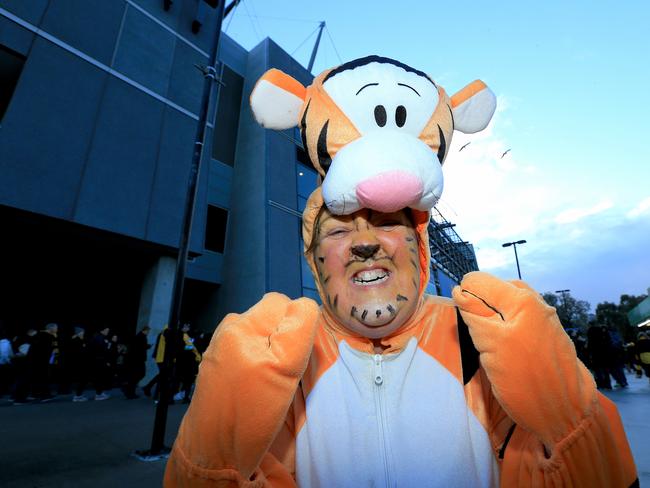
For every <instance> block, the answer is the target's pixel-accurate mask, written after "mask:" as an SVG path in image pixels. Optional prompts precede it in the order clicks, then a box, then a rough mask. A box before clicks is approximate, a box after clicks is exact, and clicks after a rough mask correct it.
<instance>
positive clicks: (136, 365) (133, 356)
mask: <svg viewBox="0 0 650 488" xmlns="http://www.w3.org/2000/svg"><path fill="white" fill-rule="evenodd" d="M150 330H151V327H149V326H148V325H145V326H144V327H143V328H142V330H141V331H140V332H138V333H137V334H136V335H135V337H133V340H132V341H131V344H130V345H129V347H128V349H127V352H126V361H125V367H126V373H125V374H126V383H125V385H124V395H125V396H126V398H127V399H129V400H131V399H134V398H138V395H136V393H135V389H136V387H137V386H138V382H139V381H140V380H141V379H142V378H144V375H145V374H146V372H147V369H146V363H147V350H148V349H149V348H150V347H151V344H149V342H148V341H147V335H148V334H149V331H150Z"/></svg>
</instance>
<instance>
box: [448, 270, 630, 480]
mask: <svg viewBox="0 0 650 488" xmlns="http://www.w3.org/2000/svg"><path fill="white" fill-rule="evenodd" d="M453 296H454V301H455V302H456V304H457V306H458V307H459V309H460V314H461V315H462V317H463V319H464V321H465V322H466V324H467V326H468V329H469V333H470V336H471V339H472V341H473V343H474V346H475V347H476V350H477V351H478V353H479V361H480V365H481V369H482V370H484V373H485V374H484V377H483V379H484V380H485V383H483V386H484V392H486V393H487V397H486V401H485V405H486V406H487V410H488V418H489V419H490V424H489V426H488V431H489V432H490V435H491V437H492V440H493V446H495V449H496V451H497V455H498V459H499V461H500V463H501V486H506V487H510V486H522V487H525V486H585V487H590V488H591V487H600V486H602V487H608V488H609V487H629V486H634V483H635V482H637V481H636V478H637V475H636V469H635V466H634V461H633V458H632V454H631V451H630V448H629V445H628V443H627V439H626V436H625V432H624V430H623V426H622V423H621V420H620V417H619V415H618V412H617V410H616V407H615V406H614V404H613V403H612V402H611V401H609V400H608V399H607V398H606V397H604V396H603V395H601V394H600V393H599V392H598V391H597V390H596V385H595V383H594V380H593V378H592V376H591V374H590V373H589V371H588V370H587V368H585V366H584V365H583V364H582V362H580V361H579V360H578V358H577V357H576V352H575V348H574V347H573V343H572V342H571V340H570V339H569V337H568V336H567V334H566V333H565V332H564V329H563V327H562V325H561V324H560V321H559V319H558V317H557V314H556V313H555V309H553V308H552V307H549V306H548V305H547V304H546V303H545V302H544V300H543V299H542V297H541V296H540V295H539V294H538V293H536V292H535V291H534V290H532V289H531V288H530V287H528V286H527V285H526V284H525V283H523V282H521V281H515V282H504V281H502V280H499V279H498V278H495V277H493V276H490V275H488V274H486V273H480V272H474V273H468V274H467V275H465V277H464V278H463V281H462V282H461V285H460V286H458V287H456V288H455V289H454V290H453ZM488 385H489V388H488ZM495 441H496V442H495ZM499 442H500V445H499Z"/></svg>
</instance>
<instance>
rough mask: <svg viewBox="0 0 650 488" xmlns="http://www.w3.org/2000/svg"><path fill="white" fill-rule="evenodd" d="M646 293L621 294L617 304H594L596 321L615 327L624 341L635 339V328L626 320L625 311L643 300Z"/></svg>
mask: <svg viewBox="0 0 650 488" xmlns="http://www.w3.org/2000/svg"><path fill="white" fill-rule="evenodd" d="M646 297H647V295H621V299H620V302H619V304H618V305H617V304H615V303H612V302H602V303H599V304H598V305H596V323H598V324H602V325H606V326H608V327H610V326H611V327H615V328H616V329H617V330H618V331H619V332H620V333H621V336H623V337H624V338H625V340H626V341H635V340H636V330H634V328H633V327H632V326H631V325H630V323H629V322H628V320H627V313H628V312H629V311H630V310H632V309H633V308H634V307H636V306H637V305H638V304H639V303H641V302H642V301H643V300H645V299H646Z"/></svg>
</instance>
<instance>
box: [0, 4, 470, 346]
mask: <svg viewBox="0 0 650 488" xmlns="http://www.w3.org/2000/svg"><path fill="white" fill-rule="evenodd" d="M164 3H165V2H163V0H111V1H105V0H30V1H24V0H0V79H1V84H0V219H1V220H0V222H2V234H1V235H2V238H1V239H0V320H3V321H4V322H5V323H7V324H8V325H9V326H11V327H12V328H13V329H14V330H19V329H21V330H24V329H25V328H27V327H33V328H37V329H38V328H41V327H42V326H43V325H44V324H45V323H47V322H51V321H56V322H59V323H60V324H61V326H62V327H63V328H64V329H65V328H66V327H73V326H75V325H83V326H86V327H87V328H89V329H90V330H96V329H98V328H100V327H101V326H106V325H108V326H110V327H111V328H113V330H115V331H117V332H119V333H123V334H131V333H133V332H134V331H135V330H137V328H139V327H141V326H143V325H145V324H148V325H150V326H152V327H153V329H154V331H159V330H161V328H162V327H163V326H164V325H165V323H166V321H167V318H168V314H169V307H170V301H171V292H172V283H173V278H174V273H175V259H176V254H177V252H178V245H179V237H180V231H181V219H182V213H183V208H184V201H185V192H186V188H187V186H186V184H187V178H188V173H189V167H190V163H191V156H192V148H193V142H194V135H195V131H196V123H197V120H198V113H199V103H200V98H201V93H202V86H203V77H202V75H201V73H200V72H199V70H198V69H197V66H201V65H205V64H206V63H207V59H208V51H209V49H210V47H209V46H210V44H211V42H212V32H213V28H214V24H215V20H216V19H215V17H216V13H215V10H214V9H211V8H210V7H208V6H207V4H205V3H204V2H203V1H199V0H175V1H174V2H173V4H172V6H171V8H170V9H169V10H165V9H164ZM197 18H199V19H200V20H201V22H202V24H203V25H202V27H201V29H200V30H199V32H198V33H193V32H192V29H191V26H192V22H193V21H194V20H196V19H197ZM219 59H220V61H221V63H222V64H221V70H222V72H221V77H222V81H223V85H222V87H221V89H220V95H219V99H218V101H215V103H213V106H212V109H211V112H210V116H209V120H210V124H209V127H208V132H207V141H206V147H205V152H204V158H203V161H202V163H201V164H202V165H201V173H200V177H199V185H198V196H197V201H196V210H195V214H194V220H193V229H192V236H191V246H190V263H189V265H188V275H187V278H188V279H187V281H186V286H185V297H184V301H183V307H182V320H183V321H189V322H191V323H192V324H193V325H194V326H195V327H196V328H200V329H203V330H208V331H211V330H213V329H214V327H215V325H216V323H217V322H218V320H220V319H221V318H222V317H223V316H224V315H225V314H226V313H228V312H233V311H234V312H240V311H243V310H245V309H246V308H248V307H249V306H251V305H252V304H254V303H255V302H256V301H258V300H259V299H260V297H261V296H262V294H264V293H265V292H267V291H271V290H273V291H279V292H282V293H285V294H287V295H288V296H290V297H298V296H301V295H306V296H311V297H316V291H315V286H314V282H313V279H312V277H311V275H310V273H309V270H308V268H307V266H306V264H305V262H304V259H303V258H302V243H301V237H300V215H301V212H302V209H303V208H304V204H305V201H306V199H307V197H308V196H309V194H310V193H311V191H312V190H313V189H314V188H315V186H316V173H315V171H314V169H313V166H312V165H311V163H310V162H309V161H308V159H307V157H306V156H305V153H304V151H303V150H302V146H301V142H300V136H299V134H298V131H297V129H296V130H289V131H283V132H273V131H266V130H263V129H262V128H260V127H259V126H258V125H257V124H256V123H255V121H254V120H253V117H252V115H251V112H250V109H249V105H248V97H249V94H250V91H251V89H252V87H253V85H254V83H255V81H256V80H257V79H258V77H259V76H260V75H261V74H262V73H263V72H264V71H265V70H267V69H269V68H271V67H276V68H279V69H282V70H283V71H285V72H287V73H289V74H290V75H292V76H293V77H295V78H297V79H298V80H300V81H301V82H303V83H304V84H308V83H309V82H310V81H311V79H312V75H311V74H310V73H308V72H307V70H306V69H305V68H304V67H303V66H301V65H300V64H299V63H298V62H297V61H296V60H295V59H293V58H292V57H291V56H290V55H289V54H287V53H286V52H285V51H284V50H283V49H282V48H280V47H279V46H278V45H277V44H275V43H274V42H273V41H272V40H270V39H265V40H264V41H262V42H261V43H260V44H259V45H258V46H256V47H255V48H253V49H252V50H251V51H250V52H248V51H246V50H245V49H244V48H242V47H241V46H240V45H238V44H237V42H235V41H234V40H233V39H231V38H229V37H228V36H227V35H223V36H222V39H221V46H220V52H219ZM444 229H446V227H445V228H440V229H437V230H436V229H434V230H433V232H442V233H444V232H446V231H445V230H444ZM439 237H440V239H438V241H436V242H438V243H437V244H436V243H435V242H434V241H432V246H434V247H435V249H434V248H433V247H432V249H434V250H435V253H434V261H433V262H432V266H434V268H435V270H436V272H435V273H432V281H431V283H430V286H429V291H430V292H433V293H439V294H449V291H450V287H451V284H453V282H454V281H457V279H458V276H459V275H462V273H460V272H459V271H458V270H457V269H452V268H453V267H454V264H453V259H452V260H451V261H449V260H446V261H445V260H444V259H443V260H440V259H439V258H436V257H435V256H444V255H447V256H449V255H450V254H449V252H447V251H449V250H450V249H456V248H458V246H459V245H461V244H462V245H463V246H465V245H466V243H462V242H459V240H458V239H456V240H454V239H451V240H450V239H446V240H445V238H444V236H442V234H441V235H440V236H439ZM445 246H447V247H448V248H447V251H445V250H444V249H445ZM465 247H466V248H467V249H469V250H470V251H471V246H469V247H467V246H465ZM463 249H465V248H463ZM470 254H471V256H470V258H468V259H469V261H471V260H472V259H473V263H474V264H473V266H476V261H475V258H474V257H473V251H471V253H470ZM436 259H437V261H436ZM469 261H468V262H469ZM450 262H451V264H450ZM436 280H437V281H436Z"/></svg>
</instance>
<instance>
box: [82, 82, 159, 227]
mask: <svg viewBox="0 0 650 488" xmlns="http://www.w3.org/2000/svg"><path fill="white" fill-rule="evenodd" d="M162 116H163V104H162V103H161V102H158V101H157V100H155V99H153V98H151V97H150V96H147V95H145V94H143V93H142V92H141V91H139V90H136V89H135V88H133V87H131V86H130V85H127V84H126V83H124V82H122V81H120V80H118V79H116V78H110V79H109V81H108V83H107V87H106V93H105V95H104V99H103V100H102V106H101V110H100V114H99V120H98V122H97V127H96V131H95V135H94V139H93V141H92V146H91V148H90V153H89V156H88V162H87V165H86V170H85V173H84V177H83V182H82V187H81V190H80V192H79V199H78V204H77V208H76V214H75V220H76V221H77V222H80V223H83V224H86V225H91V226H94V227H99V228H102V229H107V230H111V231H113V232H117V233H121V234H126V235H130V236H133V237H138V238H144V237H145V230H146V223H147V214H148V211H149V199H150V195H151V187H152V183H153V179H154V170H155V167H156V159H157V156H158V146H159V143H160V133H161V129H162Z"/></svg>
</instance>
